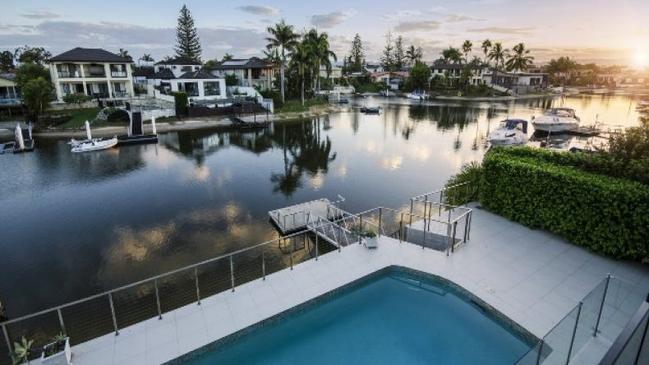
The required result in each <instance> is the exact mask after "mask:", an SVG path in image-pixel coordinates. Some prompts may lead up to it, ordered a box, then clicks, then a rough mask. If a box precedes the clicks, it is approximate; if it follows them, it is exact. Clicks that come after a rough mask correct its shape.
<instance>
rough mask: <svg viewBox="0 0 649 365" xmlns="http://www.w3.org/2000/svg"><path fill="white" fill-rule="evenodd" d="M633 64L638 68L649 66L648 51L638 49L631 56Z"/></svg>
mask: <svg viewBox="0 0 649 365" xmlns="http://www.w3.org/2000/svg"><path fill="white" fill-rule="evenodd" d="M633 64H634V66H636V67H638V68H645V67H647V66H649V51H648V50H646V49H638V50H636V51H635V55H634V56H633Z"/></svg>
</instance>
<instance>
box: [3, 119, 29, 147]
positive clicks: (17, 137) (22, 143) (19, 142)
mask: <svg viewBox="0 0 649 365" xmlns="http://www.w3.org/2000/svg"><path fill="white" fill-rule="evenodd" d="M25 135H27V138H25ZM32 151H34V138H33V137H32V125H31V123H30V124H28V125H27V129H26V130H23V129H22V128H21V126H20V123H16V129H15V131H14V141H13V142H7V143H0V154H3V153H5V152H13V153H24V152H32Z"/></svg>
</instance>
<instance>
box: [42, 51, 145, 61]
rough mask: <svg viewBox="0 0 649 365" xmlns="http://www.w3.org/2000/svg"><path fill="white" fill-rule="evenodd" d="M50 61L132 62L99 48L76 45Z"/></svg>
mask: <svg viewBox="0 0 649 365" xmlns="http://www.w3.org/2000/svg"><path fill="white" fill-rule="evenodd" d="M50 62H128V63H131V62H133V61H132V60H130V59H128V58H125V57H122V56H120V55H118V54H115V53H111V52H108V51H106V50H105V49H101V48H81V47H77V48H74V49H71V50H69V51H67V52H63V53H61V54H60V55H57V56H54V57H52V58H50Z"/></svg>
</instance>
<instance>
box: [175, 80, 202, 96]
mask: <svg viewBox="0 0 649 365" xmlns="http://www.w3.org/2000/svg"><path fill="white" fill-rule="evenodd" d="M178 86H179V90H180V91H184V92H186V93H187V96H198V83H197V82H185V83H178Z"/></svg>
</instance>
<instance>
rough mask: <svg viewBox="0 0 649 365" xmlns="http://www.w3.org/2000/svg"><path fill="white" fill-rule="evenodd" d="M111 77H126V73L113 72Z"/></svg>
mask: <svg viewBox="0 0 649 365" xmlns="http://www.w3.org/2000/svg"><path fill="white" fill-rule="evenodd" d="M110 76H111V77H126V71H111V72H110Z"/></svg>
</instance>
